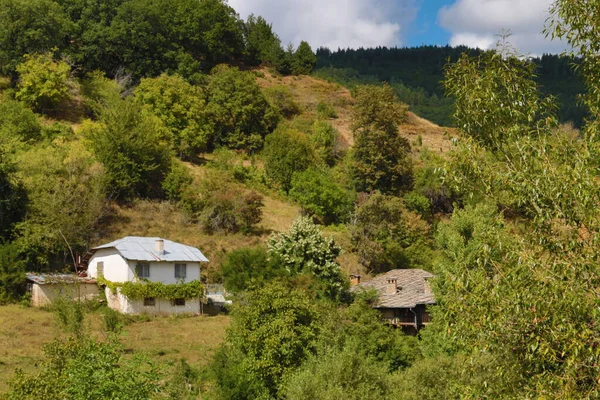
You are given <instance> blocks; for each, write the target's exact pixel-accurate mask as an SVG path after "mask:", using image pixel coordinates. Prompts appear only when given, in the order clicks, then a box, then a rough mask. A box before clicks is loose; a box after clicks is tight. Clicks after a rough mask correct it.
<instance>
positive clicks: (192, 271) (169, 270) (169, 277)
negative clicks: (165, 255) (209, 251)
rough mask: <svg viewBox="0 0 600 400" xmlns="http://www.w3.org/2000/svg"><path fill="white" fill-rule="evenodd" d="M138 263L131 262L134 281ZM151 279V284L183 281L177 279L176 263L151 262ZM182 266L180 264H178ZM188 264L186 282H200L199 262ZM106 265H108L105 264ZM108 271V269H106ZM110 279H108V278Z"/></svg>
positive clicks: (130, 266) (130, 268) (130, 267)
mask: <svg viewBox="0 0 600 400" xmlns="http://www.w3.org/2000/svg"><path fill="white" fill-rule="evenodd" d="M136 264H137V261H129V270H131V271H132V276H131V279H133V276H134V275H133V273H134V272H135V266H136ZM149 264H150V278H148V280H149V281H151V282H162V283H165V284H170V283H179V282H181V279H179V278H175V263H174V262H150V263H149ZM177 264H180V263H177ZM181 264H186V265H187V267H186V276H185V281H184V282H190V281H198V280H200V263H197V262H185V263H183V262H182V263H181ZM105 265H106V264H105ZM104 268H105V269H106V267H104ZM107 279H108V278H107Z"/></svg>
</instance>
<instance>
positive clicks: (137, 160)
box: [87, 100, 171, 199]
mask: <svg viewBox="0 0 600 400" xmlns="http://www.w3.org/2000/svg"><path fill="white" fill-rule="evenodd" d="M101 122H102V124H101V126H98V127H91V128H90V129H88V132H87V136H88V138H89V140H90V144H91V148H92V150H93V151H94V153H95V155H96V157H97V158H98V160H100V161H101V162H102V163H103V164H104V167H105V168H106V173H107V175H108V180H109V187H111V189H112V190H113V191H114V195H115V196H116V197H117V198H119V199H131V198H133V197H150V198H152V197H160V196H161V195H162V188H161V183H162V181H163V179H164V177H165V175H166V174H167V173H168V171H169V166H170V161H171V157H170V154H169V148H170V146H169V144H170V142H171V138H170V136H169V132H168V131H167V130H166V129H165V127H164V125H163V124H162V123H161V122H160V121H159V120H158V119H157V118H154V117H148V116H145V115H144V114H143V113H142V112H141V108H140V106H139V105H137V104H136V103H135V102H134V101H132V100H125V101H122V102H120V103H117V104H114V106H112V107H110V108H108V109H106V110H105V111H104V112H103V114H102V119H101Z"/></svg>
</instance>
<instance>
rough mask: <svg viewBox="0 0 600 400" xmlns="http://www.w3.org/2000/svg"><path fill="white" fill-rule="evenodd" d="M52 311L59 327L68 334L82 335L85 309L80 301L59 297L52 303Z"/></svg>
mask: <svg viewBox="0 0 600 400" xmlns="http://www.w3.org/2000/svg"><path fill="white" fill-rule="evenodd" d="M52 311H54V313H55V314H56V320H57V321H58V324H59V325H60V327H61V328H62V329H63V330H64V331H65V332H68V333H72V334H75V335H80V334H82V333H83V321H84V319H85V308H84V305H83V303H82V302H81V301H79V300H73V299H71V298H67V297H64V296H60V297H58V298H56V299H55V300H53V301H52Z"/></svg>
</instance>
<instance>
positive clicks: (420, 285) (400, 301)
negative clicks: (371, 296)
mask: <svg viewBox="0 0 600 400" xmlns="http://www.w3.org/2000/svg"><path fill="white" fill-rule="evenodd" d="M431 278H433V274H431V273H429V272H427V271H424V270H422V269H395V270H392V271H389V272H386V273H385V274H383V275H380V276H378V277H376V278H374V279H372V280H370V281H366V282H361V283H358V284H357V285H356V286H354V287H353V288H352V291H353V292H356V291H359V290H361V289H362V290H368V289H375V290H376V291H377V292H378V293H379V300H378V302H377V305H376V306H375V308H377V309H379V310H380V311H381V313H382V316H383V318H384V319H386V320H387V321H388V322H389V323H390V324H392V325H394V326H398V327H401V328H402V329H403V330H404V331H405V332H407V333H417V332H418V331H419V329H421V328H422V327H423V326H425V325H427V324H428V323H429V322H430V321H431V318H430V316H429V313H428V312H427V306H428V305H432V304H435V297H434V295H433V292H432V291H431V288H430V287H429V282H428V280H429V279H431Z"/></svg>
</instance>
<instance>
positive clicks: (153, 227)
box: [92, 69, 455, 280]
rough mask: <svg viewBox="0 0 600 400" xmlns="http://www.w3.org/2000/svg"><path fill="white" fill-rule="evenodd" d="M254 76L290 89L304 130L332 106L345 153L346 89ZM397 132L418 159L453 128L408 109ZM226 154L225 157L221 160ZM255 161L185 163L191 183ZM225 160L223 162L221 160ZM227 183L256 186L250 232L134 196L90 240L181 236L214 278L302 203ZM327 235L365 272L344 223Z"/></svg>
mask: <svg viewBox="0 0 600 400" xmlns="http://www.w3.org/2000/svg"><path fill="white" fill-rule="evenodd" d="M255 74H256V75H257V81H258V83H259V85H260V86H261V87H262V88H272V87H285V88H287V89H288V90H289V92H290V93H291V94H292V96H293V99H294V102H295V103H297V104H298V105H299V106H300V113H299V114H298V115H296V116H295V117H293V118H292V119H291V120H290V121H289V123H290V124H292V125H294V126H296V127H298V129H303V128H304V127H305V126H312V121H314V120H315V119H316V117H317V106H318V104H319V103H322V102H324V103H326V104H328V105H330V106H332V107H333V109H334V110H335V112H336V114H337V117H335V118H330V119H329V120H328V122H330V123H331V125H333V126H334V127H335V128H336V129H337V130H338V131H339V133H340V136H339V139H338V141H339V143H338V146H339V148H340V149H341V150H342V151H343V152H345V151H347V150H348V149H349V148H351V146H352V144H353V142H354V140H353V136H352V131H351V114H352V106H353V99H352V96H351V93H350V91H349V90H348V89H346V88H344V87H342V86H340V85H338V84H335V83H330V82H327V81H325V80H322V79H318V78H315V77H312V76H306V75H303V76H285V77H282V76H279V75H275V74H271V73H270V72H269V71H268V70H267V69H261V70H257V71H256V72H255ZM399 134H400V135H402V136H404V137H406V138H407V139H408V140H409V141H410V143H411V145H412V147H413V156H414V158H415V160H416V161H418V159H419V154H420V152H421V151H423V150H424V149H428V150H430V151H433V152H436V153H444V152H446V151H448V150H449V149H450V147H451V142H450V138H451V136H452V135H453V134H455V130H453V129H451V128H443V127H439V126H437V125H435V124H433V123H431V122H429V121H427V120H425V119H423V118H420V117H418V116H417V115H415V114H414V113H412V112H409V113H408V118H407V120H406V122H405V123H404V124H402V125H401V126H400V130H399ZM223 159H226V161H223ZM250 163H253V165H256V167H257V169H258V170H262V165H261V164H260V162H256V160H252V159H250V158H249V157H247V156H243V155H239V154H236V153H233V152H229V153H225V154H223V155H222V156H219V155H218V154H202V155H200V156H199V158H198V159H197V160H196V161H194V162H186V163H185V165H186V167H187V168H188V169H189V171H190V172H191V174H192V176H193V177H194V184H196V185H199V184H201V183H202V181H203V180H204V179H205V178H206V176H207V174H210V173H211V171H212V172H213V173H217V174H222V176H224V178H223V179H230V180H231V173H230V172H231V171H227V169H228V168H229V169H231V167H232V165H235V164H244V165H248V164H250ZM223 164H227V165H223ZM223 170H225V171H223ZM229 184H232V185H234V186H237V187H238V189H239V190H240V191H243V190H248V189H249V188H251V189H254V190H258V191H259V192H260V193H261V194H262V195H263V196H264V208H263V217H262V221H261V223H260V224H259V225H258V227H257V229H255V230H254V231H253V232H251V234H249V235H246V234H242V233H236V234H231V233H215V234H210V235H209V234H206V233H205V232H203V231H202V229H201V227H200V226H199V225H198V224H195V223H192V222H191V221H189V219H188V218H187V217H186V215H185V214H184V213H183V212H182V211H181V210H180V209H178V207H177V206H176V205H174V204H172V203H170V202H166V201H148V200H137V201H134V202H133V203H131V204H129V205H126V206H120V205H117V204H113V205H112V207H111V210H110V214H109V216H108V217H107V218H106V220H105V222H104V223H103V224H102V227H101V229H99V230H98V231H97V237H96V239H95V241H94V243H92V245H98V244H101V243H105V242H109V241H112V240H115V239H118V238H120V237H123V236H160V237H166V238H169V239H171V240H175V241H180V242H183V243H186V244H189V245H192V246H197V247H198V248H200V249H201V250H202V251H203V252H204V254H205V255H206V256H207V257H208V258H209V259H210V260H211V261H210V263H209V264H208V266H207V268H206V269H205V271H206V272H207V275H208V278H209V280H212V279H215V278H216V275H215V273H216V270H217V268H218V266H219V264H220V262H221V260H222V258H223V255H224V254H226V252H228V251H231V250H232V249H237V248H241V247H245V246H254V245H257V244H260V243H264V242H265V241H266V240H267V239H268V238H269V236H270V235H271V234H273V233H275V232H282V231H285V230H287V229H289V227H290V226H291V224H292V222H293V220H294V219H295V218H296V217H297V216H298V215H300V207H299V206H298V205H296V204H294V203H293V202H291V201H290V200H289V199H287V198H286V197H285V196H283V195H282V194H281V193H277V192H274V191H273V190H271V189H268V188H267V187H266V186H264V185H256V184H252V183H249V184H246V185H245V184H242V183H239V182H235V181H233V180H232V182H230V183H229ZM322 229H323V230H324V232H325V233H326V234H327V235H330V236H332V237H334V239H335V240H336V241H337V242H338V243H339V244H340V245H341V246H342V247H343V249H344V252H343V254H342V255H341V257H340V260H339V261H340V264H341V265H342V269H343V270H344V271H345V272H346V273H361V274H363V275H364V274H366V271H365V270H364V268H363V267H362V266H361V265H360V264H359V262H358V257H357V256H356V255H355V254H353V253H352V252H351V251H350V248H351V243H350V235H349V233H348V230H347V228H346V227H344V226H330V227H322Z"/></svg>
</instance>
